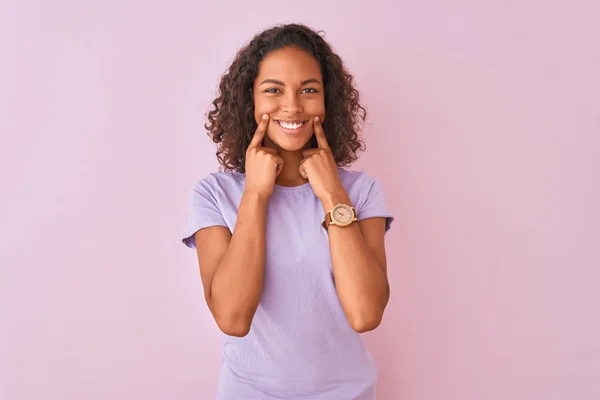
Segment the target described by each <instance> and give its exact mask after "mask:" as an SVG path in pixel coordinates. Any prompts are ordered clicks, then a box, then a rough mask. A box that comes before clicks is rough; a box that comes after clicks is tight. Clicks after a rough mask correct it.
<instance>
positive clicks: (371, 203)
mask: <svg viewBox="0 0 600 400" xmlns="http://www.w3.org/2000/svg"><path fill="white" fill-rule="evenodd" d="M365 191H366V197H365V200H364V202H363V203H362V204H361V206H360V208H359V209H357V210H356V212H357V214H358V220H359V221H361V220H363V219H367V218H373V217H382V218H385V219H386V224H385V231H386V232H387V231H389V230H390V227H391V225H392V222H393V221H394V216H393V215H392V213H390V211H389V210H388V209H387V206H386V202H385V193H384V190H383V185H382V184H381V183H380V182H379V181H377V180H375V179H373V178H370V177H368V176H367V183H366V185H365Z"/></svg>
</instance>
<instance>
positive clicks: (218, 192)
mask: <svg viewBox="0 0 600 400" xmlns="http://www.w3.org/2000/svg"><path fill="white" fill-rule="evenodd" d="M245 180H246V176H245V175H244V174H240V173H236V172H213V173H211V174H208V175H206V176H205V177H204V178H202V179H200V180H199V181H197V182H196V183H195V184H194V187H193V188H192V196H194V195H200V196H203V197H206V196H210V197H215V198H222V197H228V196H232V195H235V194H236V193H238V192H243V190H244V184H245Z"/></svg>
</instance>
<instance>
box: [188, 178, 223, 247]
mask: <svg viewBox="0 0 600 400" xmlns="http://www.w3.org/2000/svg"><path fill="white" fill-rule="evenodd" d="M210 226H227V223H226V222H225V219H224V218H223V214H222V212H221V209H220V207H219V202H218V200H217V197H216V196H215V191H214V187H213V186H212V185H211V184H210V181H209V178H207V179H203V180H201V181H200V182H198V183H197V184H196V185H195V186H194V188H193V189H192V191H191V193H190V199H189V218H188V226H187V231H186V233H185V236H184V238H183V240H182V241H183V243H184V244H185V245H186V246H187V247H189V248H196V243H195V242H194V234H195V233H196V232H198V231H199V230H200V229H202V228H208V227H210Z"/></svg>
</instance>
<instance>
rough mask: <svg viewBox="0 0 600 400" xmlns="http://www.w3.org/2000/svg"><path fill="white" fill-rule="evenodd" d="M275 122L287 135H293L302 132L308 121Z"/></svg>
mask: <svg viewBox="0 0 600 400" xmlns="http://www.w3.org/2000/svg"><path fill="white" fill-rule="evenodd" d="M275 122H276V123H277V125H279V127H280V128H281V130H282V131H284V132H285V133H287V134H291V135H293V134H298V133H300V132H302V130H303V129H304V127H305V126H306V121H294V122H289V121H279V120H275Z"/></svg>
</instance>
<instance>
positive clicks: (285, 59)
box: [258, 47, 321, 80]
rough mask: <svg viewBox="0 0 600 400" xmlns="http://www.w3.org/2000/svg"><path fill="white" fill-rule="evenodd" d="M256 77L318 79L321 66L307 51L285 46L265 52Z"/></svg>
mask: <svg viewBox="0 0 600 400" xmlns="http://www.w3.org/2000/svg"><path fill="white" fill-rule="evenodd" d="M258 77H260V78H279V79H281V80H285V78H286V77H287V78H288V79H290V80H303V79H310V78H317V79H319V80H320V79H321V66H320V65H319V62H318V61H317V60H316V59H315V58H314V57H313V56H312V55H310V54H309V53H308V52H306V51H304V50H302V49H299V48H296V47H285V48H283V49H279V50H275V51H272V52H270V53H269V54H267V56H266V57H265V58H264V59H263V60H262V61H261V63H260V64H259V66H258Z"/></svg>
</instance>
